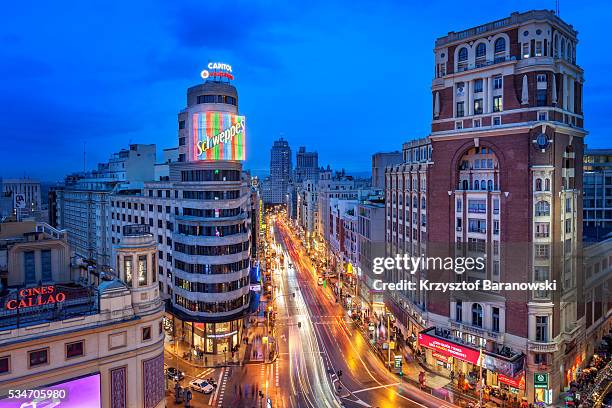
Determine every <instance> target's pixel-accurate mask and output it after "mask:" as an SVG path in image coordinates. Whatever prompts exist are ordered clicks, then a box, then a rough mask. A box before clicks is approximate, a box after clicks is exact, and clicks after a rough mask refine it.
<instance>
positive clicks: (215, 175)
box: [181, 169, 240, 181]
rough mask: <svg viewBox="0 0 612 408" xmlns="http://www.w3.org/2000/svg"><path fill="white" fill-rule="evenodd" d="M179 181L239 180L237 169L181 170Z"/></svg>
mask: <svg viewBox="0 0 612 408" xmlns="http://www.w3.org/2000/svg"><path fill="white" fill-rule="evenodd" d="M181 181H240V171H239V170H218V169H215V170H183V171H181Z"/></svg>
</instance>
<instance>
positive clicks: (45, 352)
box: [28, 348, 49, 368]
mask: <svg viewBox="0 0 612 408" xmlns="http://www.w3.org/2000/svg"><path fill="white" fill-rule="evenodd" d="M28 360H29V364H30V365H29V367H30V368H33V367H38V366H41V365H44V364H48V363H49V349H48V348H44V349H40V350H34V351H30V352H28Z"/></svg>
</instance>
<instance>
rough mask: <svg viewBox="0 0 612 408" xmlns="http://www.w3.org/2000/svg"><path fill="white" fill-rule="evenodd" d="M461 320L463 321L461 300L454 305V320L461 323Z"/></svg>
mask: <svg viewBox="0 0 612 408" xmlns="http://www.w3.org/2000/svg"><path fill="white" fill-rule="evenodd" d="M462 319H463V302H462V301H461V300H458V301H457V303H455V320H457V321H458V322H460V321H462Z"/></svg>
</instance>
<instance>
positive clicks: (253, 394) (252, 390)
mask: <svg viewBox="0 0 612 408" xmlns="http://www.w3.org/2000/svg"><path fill="white" fill-rule="evenodd" d="M251 398H255V384H253V385H252V386H251Z"/></svg>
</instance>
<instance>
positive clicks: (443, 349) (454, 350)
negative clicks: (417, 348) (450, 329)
mask: <svg viewBox="0 0 612 408" xmlns="http://www.w3.org/2000/svg"><path fill="white" fill-rule="evenodd" d="M419 344H420V345H421V346H423V347H427V348H430V349H432V350H436V351H437V352H438V353H440V354H442V355H445V356H449V357H455V358H458V359H459V360H463V361H467V362H468V363H472V364H475V365H477V364H478V360H479V357H480V352H479V351H478V350H475V349H472V348H470V347H466V346H464V345H461V344H457V343H453V342H450V341H447V340H442V339H438V338H436V337H433V336H430V335H428V334H424V333H419Z"/></svg>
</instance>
